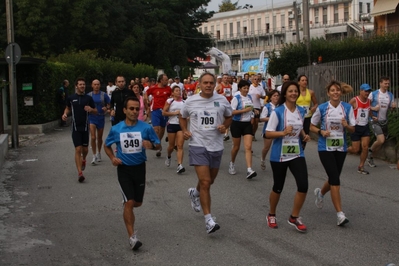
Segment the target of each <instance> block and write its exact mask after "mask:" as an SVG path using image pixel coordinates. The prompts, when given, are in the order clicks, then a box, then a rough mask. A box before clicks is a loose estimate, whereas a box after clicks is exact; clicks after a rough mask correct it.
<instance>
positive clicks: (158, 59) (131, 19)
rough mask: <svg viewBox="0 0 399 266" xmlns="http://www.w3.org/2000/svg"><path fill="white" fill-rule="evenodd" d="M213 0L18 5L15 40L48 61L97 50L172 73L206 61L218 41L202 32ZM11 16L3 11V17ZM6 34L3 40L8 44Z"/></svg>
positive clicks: (25, 0)
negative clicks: (196, 60)
mask: <svg viewBox="0 0 399 266" xmlns="http://www.w3.org/2000/svg"><path fill="white" fill-rule="evenodd" d="M209 2H210V0H190V1H180V0H170V1H168V2H167V4H165V3H166V2H165V1H164V0H74V1H70V0H18V1H15V3H14V23H15V27H14V28H15V41H16V42H17V43H18V44H19V45H20V46H21V50H22V52H23V54H24V55H34V56H38V55H39V56H42V57H45V58H48V57H50V56H56V55H59V54H63V53H66V52H73V51H81V50H94V51H96V52H97V54H98V56H100V57H104V58H114V59H115V58H118V59H120V60H122V61H124V62H132V63H144V64H151V65H153V66H156V67H159V68H163V69H171V68H172V67H173V65H180V66H186V65H188V64H190V63H188V60H187V59H188V58H189V59H194V58H195V57H197V56H199V57H204V56H205V52H206V51H207V50H208V49H209V48H210V47H211V45H212V42H211V39H210V36H209V35H208V34H203V33H201V32H198V27H199V26H200V25H201V24H202V23H204V22H205V21H207V20H208V19H209V18H210V17H212V15H213V12H208V11H206V10H205V9H204V7H205V6H206V5H207V4H208V3H209ZM4 13H5V11H4V10H2V9H0V16H4ZM5 33H6V31H3V30H0V40H6V39H7V38H6V36H5Z"/></svg>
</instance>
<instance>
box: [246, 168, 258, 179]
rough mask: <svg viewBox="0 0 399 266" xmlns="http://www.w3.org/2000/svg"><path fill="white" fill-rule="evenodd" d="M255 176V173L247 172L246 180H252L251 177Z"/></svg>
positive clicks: (252, 171)
mask: <svg viewBox="0 0 399 266" xmlns="http://www.w3.org/2000/svg"><path fill="white" fill-rule="evenodd" d="M255 176H257V173H256V172H255V171H254V170H252V169H251V170H250V171H249V172H247V179H252V178H253V177H255Z"/></svg>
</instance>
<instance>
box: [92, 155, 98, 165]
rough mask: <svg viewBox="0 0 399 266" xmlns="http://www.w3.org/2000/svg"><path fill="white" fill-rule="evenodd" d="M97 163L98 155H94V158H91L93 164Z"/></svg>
mask: <svg viewBox="0 0 399 266" xmlns="http://www.w3.org/2000/svg"><path fill="white" fill-rule="evenodd" d="M96 164H97V157H96V156H95V155H94V156H93V160H91V165H96Z"/></svg>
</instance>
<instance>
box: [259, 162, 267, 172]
mask: <svg viewBox="0 0 399 266" xmlns="http://www.w3.org/2000/svg"><path fill="white" fill-rule="evenodd" d="M260 168H261V169H262V170H266V163H265V161H262V160H260Z"/></svg>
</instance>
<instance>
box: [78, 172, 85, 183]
mask: <svg viewBox="0 0 399 266" xmlns="http://www.w3.org/2000/svg"><path fill="white" fill-rule="evenodd" d="M78 181H79V183H83V181H85V177H84V176H83V173H82V172H80V173H79V175H78Z"/></svg>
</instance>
